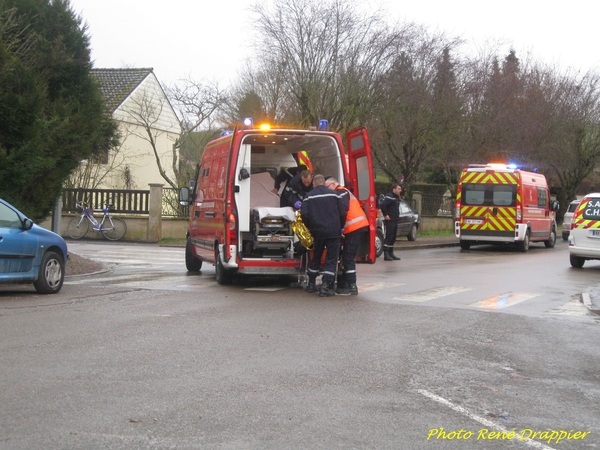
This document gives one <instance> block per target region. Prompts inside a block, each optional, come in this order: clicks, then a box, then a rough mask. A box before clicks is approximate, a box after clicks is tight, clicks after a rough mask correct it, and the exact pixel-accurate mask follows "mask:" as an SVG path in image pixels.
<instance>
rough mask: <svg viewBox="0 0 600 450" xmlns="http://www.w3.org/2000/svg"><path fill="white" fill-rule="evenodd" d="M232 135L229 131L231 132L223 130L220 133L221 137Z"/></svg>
mask: <svg viewBox="0 0 600 450" xmlns="http://www.w3.org/2000/svg"><path fill="white" fill-rule="evenodd" d="M232 133H233V131H231V130H223V131H221V137H223V136H229V135H230V134H232Z"/></svg>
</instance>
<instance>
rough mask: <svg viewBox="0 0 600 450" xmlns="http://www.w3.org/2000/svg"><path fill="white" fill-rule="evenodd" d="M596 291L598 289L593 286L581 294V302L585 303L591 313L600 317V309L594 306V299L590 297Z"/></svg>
mask: <svg viewBox="0 0 600 450" xmlns="http://www.w3.org/2000/svg"><path fill="white" fill-rule="evenodd" d="M594 289H596V286H591V287H589V288H587V290H585V291H583V292H582V293H581V300H582V301H583V305H584V306H585V307H586V308H587V309H588V311H589V312H591V313H592V314H596V315H597V316H600V308H598V307H597V306H596V305H594V303H593V302H592V297H591V296H590V292H591V291H592V290H594Z"/></svg>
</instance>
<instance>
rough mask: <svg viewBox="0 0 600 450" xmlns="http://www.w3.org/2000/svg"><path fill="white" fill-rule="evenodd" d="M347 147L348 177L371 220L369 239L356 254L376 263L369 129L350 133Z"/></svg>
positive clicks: (374, 201)
mask: <svg viewBox="0 0 600 450" xmlns="http://www.w3.org/2000/svg"><path fill="white" fill-rule="evenodd" d="M346 145H347V149H348V159H347V161H348V172H349V174H348V175H349V179H350V182H351V183H352V185H353V186H354V192H353V193H354V196H355V197H356V198H357V199H358V201H359V202H360V205H361V206H362V208H363V210H364V211H365V214H366V215H367V218H368V219H369V235H368V239H367V240H365V242H364V243H361V245H360V247H359V249H358V252H357V253H356V260H357V261H365V262H370V263H374V262H375V261H376V259H377V255H376V249H375V235H376V233H377V204H376V195H375V177H374V175H373V161H372V159H371V143H370V141H369V135H368V133H367V129H366V128H364V127H361V128H357V129H356V130H352V131H350V132H349V133H348V134H347V135H346ZM363 244H364V245H363Z"/></svg>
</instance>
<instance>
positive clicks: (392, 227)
mask: <svg viewBox="0 0 600 450" xmlns="http://www.w3.org/2000/svg"><path fill="white" fill-rule="evenodd" d="M401 193H402V186H400V185H399V184H398V183H394V184H392V192H390V193H389V194H386V196H385V197H384V198H383V200H382V202H381V204H380V205H379V209H381V214H382V215H383V226H384V228H385V240H384V243H383V260H384V261H394V260H396V261H397V260H399V259H400V257H399V256H396V255H394V244H395V242H396V235H397V234H398V219H399V218H400V194H401Z"/></svg>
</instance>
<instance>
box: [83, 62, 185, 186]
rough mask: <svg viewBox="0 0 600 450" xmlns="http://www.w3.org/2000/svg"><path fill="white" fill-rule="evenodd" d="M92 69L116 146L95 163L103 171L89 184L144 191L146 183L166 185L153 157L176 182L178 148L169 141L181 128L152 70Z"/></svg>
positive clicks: (173, 141)
mask: <svg viewBox="0 0 600 450" xmlns="http://www.w3.org/2000/svg"><path fill="white" fill-rule="evenodd" d="M91 73H92V75H93V76H94V77H95V78H96V79H97V80H98V82H99V84H100V89H101V91H102V93H103V95H104V97H105V100H106V102H107V105H108V107H109V109H110V111H111V113H112V117H113V119H115V120H116V121H117V122H118V124H119V132H120V134H121V141H120V142H121V145H120V147H119V148H118V149H117V150H116V151H115V152H113V153H112V154H110V155H108V156H107V158H105V159H104V160H102V161H94V164H98V165H99V167H100V168H101V169H103V171H102V170H101V171H100V175H97V177H98V180H101V181H99V182H98V183H96V186H94V187H96V188H105V189H148V184H149V183H162V184H164V185H165V187H168V186H169V184H168V182H167V181H166V180H165V178H164V177H163V176H162V175H161V172H160V169H159V163H158V161H160V166H161V167H162V170H163V171H164V173H165V175H166V176H167V177H168V178H169V179H170V180H173V181H174V182H175V173H174V171H173V166H174V164H175V166H177V164H178V163H179V151H178V149H176V148H175V147H174V144H175V142H176V141H177V139H179V137H180V134H181V126H180V122H179V119H178V118H177V115H176V114H175V111H174V110H173V107H172V106H171V104H170V103H169V100H168V99H167V96H166V95H165V92H164V91H163V89H162V87H161V85H160V83H159V82H158V80H157V78H156V76H155V75H154V72H153V69H151V68H142V69H92V71H91ZM174 158H175V159H174ZM157 160H158V161H157ZM174 161H175V163H174ZM101 173H104V174H105V175H101Z"/></svg>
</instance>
